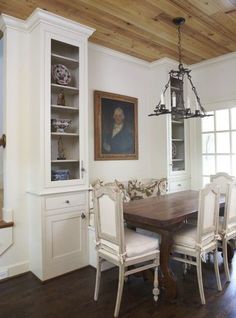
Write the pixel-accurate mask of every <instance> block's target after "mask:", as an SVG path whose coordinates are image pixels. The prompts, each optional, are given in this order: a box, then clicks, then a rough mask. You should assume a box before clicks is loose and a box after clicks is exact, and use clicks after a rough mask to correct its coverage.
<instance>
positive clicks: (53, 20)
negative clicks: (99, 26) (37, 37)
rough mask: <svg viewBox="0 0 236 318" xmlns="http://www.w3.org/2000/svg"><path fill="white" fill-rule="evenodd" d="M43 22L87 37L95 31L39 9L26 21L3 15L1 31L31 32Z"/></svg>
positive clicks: (0, 25)
mask: <svg viewBox="0 0 236 318" xmlns="http://www.w3.org/2000/svg"><path fill="white" fill-rule="evenodd" d="M41 22H43V23H47V24H50V25H54V26H57V27H60V28H64V29H67V30H68V29H69V30H70V31H72V32H75V33H80V34H81V33H82V34H83V35H85V36H86V37H89V36H91V35H92V34H93V32H94V31H95V29H93V28H90V27H87V26H85V25H82V24H80V23H78V22H74V21H72V20H69V19H66V18H63V17H61V16H59V15H56V14H54V13H51V12H48V11H45V10H42V9H39V8H37V9H35V10H34V11H33V13H32V14H31V15H30V16H29V17H28V18H27V19H26V20H21V19H18V18H14V17H12V16H9V15H6V14H1V16H0V30H1V31H2V32H4V31H5V29H6V28H12V29H15V30H18V31H23V32H31V31H32V30H33V29H34V28H35V27H36V26H37V25H38V24H39V23H41Z"/></svg>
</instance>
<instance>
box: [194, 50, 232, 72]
mask: <svg viewBox="0 0 236 318" xmlns="http://www.w3.org/2000/svg"><path fill="white" fill-rule="evenodd" d="M233 59H236V52H232V53H227V54H224V55H220V56H218V57H214V58H212V59H209V60H206V61H202V62H199V63H196V64H192V65H190V67H191V69H192V70H194V69H198V68H202V67H206V66H209V65H212V64H216V63H222V62H226V61H229V60H233Z"/></svg>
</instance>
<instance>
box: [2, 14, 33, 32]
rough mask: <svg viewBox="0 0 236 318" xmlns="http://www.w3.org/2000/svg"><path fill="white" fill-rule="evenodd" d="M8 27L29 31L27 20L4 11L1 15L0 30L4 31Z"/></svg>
mask: <svg viewBox="0 0 236 318" xmlns="http://www.w3.org/2000/svg"><path fill="white" fill-rule="evenodd" d="M6 28H10V29H14V30H18V31H22V32H27V28H26V24H25V21H23V20H21V19H18V18H15V17H12V16H10V15H7V14H3V13H2V14H1V16H0V30H2V32H4V31H5V29H6Z"/></svg>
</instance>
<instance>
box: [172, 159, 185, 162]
mask: <svg viewBox="0 0 236 318" xmlns="http://www.w3.org/2000/svg"><path fill="white" fill-rule="evenodd" d="M172 161H175V162H178V161H184V159H172Z"/></svg>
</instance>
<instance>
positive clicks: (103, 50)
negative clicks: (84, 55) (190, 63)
mask: <svg viewBox="0 0 236 318" xmlns="http://www.w3.org/2000/svg"><path fill="white" fill-rule="evenodd" d="M88 47H89V49H92V50H94V51H97V52H101V53H104V54H107V55H110V56H112V57H115V58H118V59H121V60H124V61H127V62H131V63H135V64H138V65H140V66H143V67H146V68H151V69H152V68H155V67H159V66H161V65H170V64H171V65H173V66H177V65H178V62H177V61H175V60H172V59H170V58H168V57H164V58H161V59H159V60H156V61H154V62H147V61H144V60H142V59H139V58H137V57H134V56H131V55H129V54H126V53H121V52H119V51H116V50H113V49H110V48H107V47H105V46H102V45H99V44H94V43H91V42H89V43H88Z"/></svg>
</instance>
